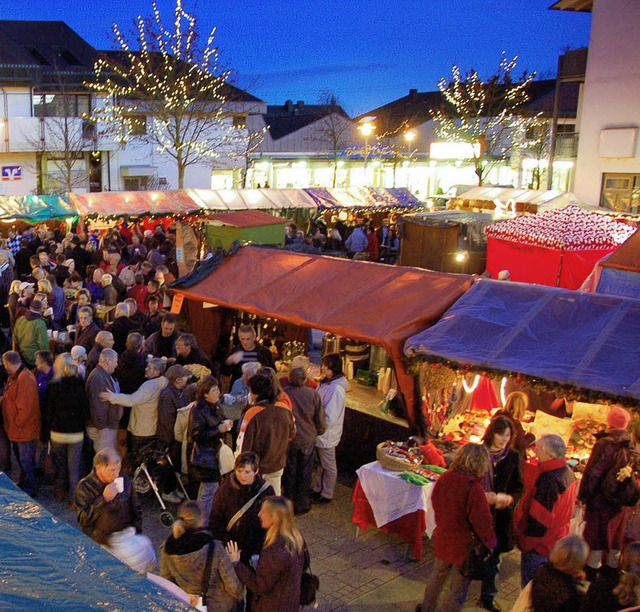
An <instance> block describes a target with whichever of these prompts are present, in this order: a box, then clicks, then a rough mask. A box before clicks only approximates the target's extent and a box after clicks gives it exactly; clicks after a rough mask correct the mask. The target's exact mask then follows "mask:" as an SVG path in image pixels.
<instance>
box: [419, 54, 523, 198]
mask: <svg viewBox="0 0 640 612" xmlns="http://www.w3.org/2000/svg"><path fill="white" fill-rule="evenodd" d="M516 63H517V57H514V58H513V59H511V60H508V59H507V57H506V56H505V55H504V54H503V56H502V59H501V60H500V66H499V68H498V71H497V73H496V74H494V75H493V76H491V77H489V78H488V79H487V80H486V81H483V80H481V79H480V76H479V75H478V73H477V71H475V70H473V69H472V70H470V71H469V72H467V74H466V75H464V76H462V73H461V71H460V68H459V67H458V66H453V68H452V71H451V72H452V78H451V80H450V81H447V80H446V79H444V78H443V79H441V81H440V82H439V83H438V88H439V89H440V91H441V92H442V96H443V98H444V104H443V106H441V107H440V108H439V109H437V110H435V111H432V112H431V117H432V119H433V120H434V121H435V123H436V126H435V131H436V134H437V135H438V136H439V137H440V138H442V139H445V140H449V141H453V142H461V143H467V144H469V145H470V148H471V149H472V151H473V152H472V153H471V155H472V157H473V163H474V166H475V173H476V175H477V177H478V185H482V184H483V181H484V179H485V178H486V176H487V174H488V173H489V170H490V169H491V168H492V167H493V166H494V165H495V164H497V163H499V162H501V161H504V160H505V159H506V158H507V153H508V151H509V150H510V149H511V148H512V146H513V134H514V133H515V132H516V131H517V130H518V129H520V128H521V125H522V121H523V118H522V117H521V116H520V114H519V113H520V111H521V110H522V109H523V108H524V106H525V105H526V103H527V102H528V101H529V94H528V91H527V90H528V87H529V84H530V83H531V81H532V80H533V78H534V76H535V73H532V74H527V72H526V71H525V72H524V73H523V74H522V75H521V77H519V78H516V79H514V78H513V76H512V74H513V72H514V70H515V68H516Z"/></svg>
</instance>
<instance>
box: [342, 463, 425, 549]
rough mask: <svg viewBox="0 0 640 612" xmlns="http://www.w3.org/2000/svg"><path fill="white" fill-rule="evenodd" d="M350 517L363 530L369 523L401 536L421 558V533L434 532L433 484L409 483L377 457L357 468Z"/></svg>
mask: <svg viewBox="0 0 640 612" xmlns="http://www.w3.org/2000/svg"><path fill="white" fill-rule="evenodd" d="M356 473H357V474H358V480H357V481H356V485H355V487H354V489H353V495H352V498H351V499H352V501H353V514H352V516H351V521H352V522H353V523H354V524H355V525H356V526H357V527H358V529H362V530H363V531H366V530H367V529H368V528H369V527H370V526H374V527H377V528H378V529H380V530H381V531H384V532H386V533H392V534H395V535H397V536H399V537H400V539H401V540H402V541H403V542H406V543H407V544H409V546H410V547H411V554H412V555H413V556H414V557H415V558H416V559H422V536H423V534H424V533H425V532H426V533H427V535H428V536H429V537H431V535H432V534H433V530H434V529H435V526H436V522H435V516H434V513H433V507H432V505H431V493H432V492H433V487H434V486H435V485H434V484H429V485H425V486H423V487H420V486H417V485H414V484H409V483H408V482H405V481H404V480H402V478H400V472H392V471H390V470H385V469H384V468H383V467H382V466H381V465H380V464H379V463H378V462H377V461H374V462H373V463H367V464H366V465H363V466H362V467H361V468H359V469H358V470H357V472H356Z"/></svg>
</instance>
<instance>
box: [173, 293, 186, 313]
mask: <svg viewBox="0 0 640 612" xmlns="http://www.w3.org/2000/svg"><path fill="white" fill-rule="evenodd" d="M182 302H184V295H182V294H181V293H177V294H176V295H174V296H173V301H172V302H171V314H180V310H181V309H182Z"/></svg>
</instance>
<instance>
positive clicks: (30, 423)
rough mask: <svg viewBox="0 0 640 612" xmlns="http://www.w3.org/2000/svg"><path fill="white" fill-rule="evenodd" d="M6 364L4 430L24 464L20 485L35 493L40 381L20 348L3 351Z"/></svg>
mask: <svg viewBox="0 0 640 612" xmlns="http://www.w3.org/2000/svg"><path fill="white" fill-rule="evenodd" d="M2 364H3V365H4V367H5V369H6V370H7V373H8V374H9V378H8V380H7V385H6V386H5V388H4V395H3V396H2V412H3V415H4V430H5V432H6V434H7V438H9V441H10V442H11V446H12V447H13V451H14V454H15V456H16V457H17V459H18V462H19V464H20V467H21V468H22V472H23V478H22V482H21V483H20V487H21V488H22V489H23V490H24V491H25V493H27V494H28V495H30V496H31V497H35V495H36V493H37V490H38V480H37V477H36V441H37V440H38V439H39V438H40V403H39V399H38V385H37V383H36V379H35V377H34V375H33V374H32V373H31V372H30V371H29V370H27V368H26V367H25V366H24V365H23V363H22V360H21V359H20V355H19V353H17V352H16V351H7V352H6V353H5V354H4V355H2Z"/></svg>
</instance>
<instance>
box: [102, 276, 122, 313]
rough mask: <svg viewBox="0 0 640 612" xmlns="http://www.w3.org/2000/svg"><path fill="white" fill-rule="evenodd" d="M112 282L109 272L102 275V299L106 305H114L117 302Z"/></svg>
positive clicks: (116, 293) (116, 292) (116, 294)
mask: <svg viewBox="0 0 640 612" xmlns="http://www.w3.org/2000/svg"><path fill="white" fill-rule="evenodd" d="M112 283H113V276H111V274H103V275H102V299H103V300H104V303H105V305H106V306H115V305H116V304H117V303H118V290H117V289H116V288H115V287H114V286H113V284H112Z"/></svg>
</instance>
